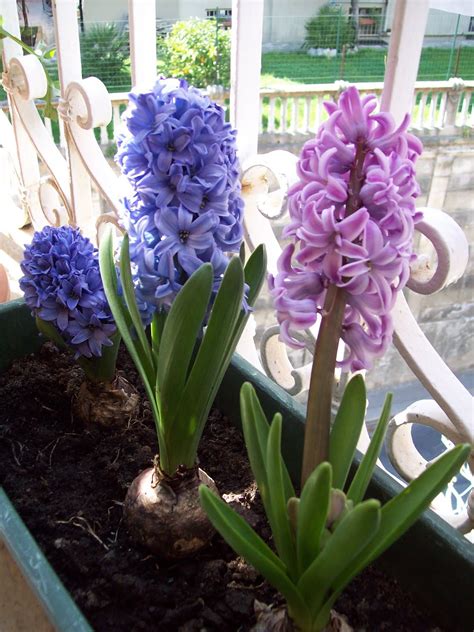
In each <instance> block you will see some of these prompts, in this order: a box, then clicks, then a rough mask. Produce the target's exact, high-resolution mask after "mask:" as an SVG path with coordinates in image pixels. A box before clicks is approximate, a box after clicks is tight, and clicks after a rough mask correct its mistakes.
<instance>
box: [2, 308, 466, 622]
mask: <svg viewBox="0 0 474 632" xmlns="http://www.w3.org/2000/svg"><path fill="white" fill-rule="evenodd" d="M40 344H41V340H40V338H39V336H38V334H37V330H36V327H35V324H34V321H33V319H32V318H31V316H30V314H29V310H28V309H27V308H26V306H25V305H24V303H23V302H22V301H12V302H11V303H8V304H6V305H0V372H2V371H4V370H5V369H6V368H7V367H8V365H9V364H10V363H11V362H12V361H13V360H15V359H17V358H20V357H21V356H23V355H26V354H28V353H33V352H34V351H36V350H37V349H38V348H39V346H40ZM246 381H250V382H252V383H253V385H254V386H255V388H256V390H257V393H258V396H259V398H260V401H261V403H262V406H263V408H264V410H265V412H266V414H267V416H269V417H271V416H273V414H274V413H275V412H277V411H279V412H281V413H282V415H283V420H284V428H283V438H282V445H283V451H284V456H285V459H286V462H287V464H288V467H289V470H290V473H291V475H292V477H293V478H294V479H295V480H298V479H299V468H300V463H301V455H302V447H303V431H304V409H303V407H302V406H301V405H300V404H298V403H297V402H295V401H294V399H293V398H292V397H290V396H289V395H288V394H287V393H286V392H285V391H283V389H281V388H280V387H279V386H277V385H275V384H274V383H273V382H271V381H270V380H269V379H268V378H266V377H265V376H264V375H262V374H261V373H260V372H259V371H257V370H256V369H254V368H253V367H252V366H251V365H250V364H249V363H248V362H246V361H245V360H243V359H242V358H241V357H240V356H237V355H235V356H234V358H233V360H232V364H231V366H230V367H229V369H228V371H227V373H226V375H225V377H224V381H223V383H222V386H221V388H220V391H219V393H218V396H217V400H216V405H217V406H218V407H219V408H220V409H221V410H222V412H224V413H225V414H226V415H227V416H228V417H229V418H230V419H231V420H232V421H233V422H234V423H235V424H236V425H239V423H240V417H239V391H240V387H241V385H242V384H243V383H244V382H246ZM360 458H361V457H360V454H357V455H356V458H355V460H354V467H355V466H356V465H357V463H358V462H359V461H360ZM399 490H400V485H399V484H398V483H397V482H396V481H394V480H393V479H392V478H391V477H389V476H388V475H387V474H385V473H384V472H383V471H380V470H378V471H376V473H375V475H374V477H373V480H372V483H371V485H370V487H369V492H368V494H369V495H370V496H371V497H374V498H378V499H380V500H381V501H384V502H385V501H386V500H387V499H389V498H390V497H391V496H393V495H394V494H396V493H397V492H398V491H399ZM0 539H1V540H2V541H3V542H4V544H5V545H6V547H7V549H8V551H9V552H10V554H11V556H12V558H13V559H14V561H15V562H16V564H17V566H18V568H19V569H20V571H21V572H22V573H23V575H24V577H25V578H26V579H27V581H28V583H29V585H30V586H31V588H32V590H33V592H34V593H35V594H36V596H37V598H38V600H39V602H40V603H41V605H42V607H43V608H44V610H45V612H46V614H47V615H48V617H49V619H50V620H51V622H52V624H53V625H54V627H55V628H56V629H57V630H60V631H61V632H66V631H67V632H69V631H73V630H74V631H80V632H90V631H91V627H90V625H89V624H88V623H87V621H86V619H85V618H84V616H83V615H82V613H81V612H80V611H79V609H78V608H77V606H76V605H75V603H74V601H73V600H72V598H71V596H70V595H69V593H68V592H67V590H66V589H65V588H64V586H63V585H62V583H61V581H60V580H59V578H58V577H57V575H56V573H55V572H54V570H53V569H52V568H51V566H50V565H49V563H48V561H47V560H46V558H45V557H44V555H43V553H42V551H41V550H40V548H39V547H38V545H37V544H36V542H35V540H34V538H33V537H32V536H31V534H30V533H29V531H28V529H27V528H26V526H25V524H24V523H23V522H22V520H21V518H20V517H19V516H18V514H17V513H16V511H15V509H14V507H13V505H12V504H11V502H10V500H9V499H8V497H7V495H6V494H5V492H4V490H3V489H2V488H0ZM382 563H383V565H384V566H385V568H386V570H387V571H388V572H389V573H390V574H392V575H394V576H395V577H397V578H398V580H399V581H400V583H401V584H403V585H404V586H405V587H406V588H407V589H408V590H409V591H410V592H412V593H413V595H414V597H415V599H418V600H420V602H421V603H423V604H425V605H427V606H428V607H429V608H430V609H431V611H432V612H434V613H436V614H437V616H438V619H439V621H440V622H441V623H442V624H443V625H444V626H445V627H446V629H447V630H453V629H459V630H466V632H468V631H471V630H472V629H473V625H474V593H473V590H474V588H473V587H474V546H473V545H472V544H471V543H470V542H469V541H467V540H466V539H465V538H464V537H463V536H461V535H460V534H459V533H457V532H456V531H455V530H454V529H453V528H452V527H450V526H449V525H448V524H447V523H445V522H444V521H443V520H442V519H440V518H439V517H438V516H437V515H436V514H434V513H433V512H432V511H427V512H425V514H424V515H423V517H422V518H421V519H420V520H419V521H418V522H417V523H416V524H415V525H414V526H413V527H412V528H411V529H410V530H409V531H408V532H407V533H406V534H405V536H404V537H403V538H402V539H401V540H399V541H398V542H397V543H396V544H394V545H393V546H392V547H391V549H390V550H389V551H387V552H386V553H385V554H384V556H383V559H382ZM0 616H1V614H0Z"/></svg>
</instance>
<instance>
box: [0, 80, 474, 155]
mask: <svg viewBox="0 0 474 632" xmlns="http://www.w3.org/2000/svg"><path fill="white" fill-rule="evenodd" d="M345 85H348V84H346V83H345V82H342V81H338V82H335V83H330V84H313V85H308V86H305V87H304V88H297V89H291V90H272V89H268V88H264V89H261V90H260V111H259V115H260V116H259V118H260V121H259V131H260V134H265V135H267V134H272V135H276V136H277V135H280V134H294V135H310V134H314V133H315V132H316V130H317V129H318V128H319V125H320V124H321V123H322V121H323V120H324V118H325V116H326V115H325V110H324V106H323V104H324V101H328V100H329V101H331V100H334V99H337V96H338V94H339V93H340V91H341V89H342V88H343V87H344V86H345ZM357 86H358V88H359V90H360V91H361V92H363V93H364V94H369V93H370V94H376V95H377V96H378V97H380V95H381V94H382V89H383V83H380V82H377V83H358V84H357ZM209 93H210V94H211V95H212V97H213V99H214V100H216V101H218V102H219V103H221V105H222V106H223V107H224V108H228V102H229V91H228V90H221V89H218V88H217V89H210V90H209ZM110 99H111V103H112V113H113V114H112V121H111V123H110V124H109V125H102V126H101V127H98V128H96V129H95V135H96V138H97V141H98V142H99V144H100V145H101V147H106V146H107V145H109V144H111V143H112V142H113V138H114V133H115V130H116V129H117V128H118V126H119V124H120V115H121V113H122V111H123V110H124V109H125V107H126V104H127V103H128V93H127V92H115V93H112V94H110ZM413 103H414V105H413V108H412V119H411V129H412V130H414V131H417V132H422V133H428V134H430V133H431V134H433V133H434V134H436V133H446V134H459V133H461V132H462V130H463V129H465V128H471V129H472V128H474V81H463V80H462V79H456V78H453V79H450V80H449V81H418V82H417V83H416V84H415V95H414V99H413ZM37 107H38V109H39V111H40V112H41V111H42V109H43V103H42V102H41V101H38V102H37ZM2 108H3V110H4V111H5V112H6V113H7V114H8V112H9V109H8V104H7V103H4V104H3V106H2ZM43 120H44V124H45V127H46V128H47V129H48V130H49V132H50V134H51V135H52V136H53V138H54V139H55V142H56V143H57V144H59V145H60V146H61V147H63V148H64V147H65V146H66V140H65V137H64V126H63V125H62V121H61V120H60V121H59V124H58V125H57V126H53V125H52V123H51V121H50V119H47V118H44V119H43ZM53 127H54V129H53Z"/></svg>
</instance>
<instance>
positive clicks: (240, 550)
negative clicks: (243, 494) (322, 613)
mask: <svg viewBox="0 0 474 632" xmlns="http://www.w3.org/2000/svg"><path fill="white" fill-rule="evenodd" d="M199 495H200V498H201V504H202V506H203V508H204V510H205V512H206V513H207V515H208V517H209V520H210V521H211V523H212V524H213V525H214V527H215V528H216V529H217V531H219V533H220V534H221V536H222V537H223V538H224V540H225V541H226V542H227V543H228V544H229V545H230V546H231V547H232V548H233V549H234V551H235V552H236V553H237V554H238V555H240V556H242V557H243V558H245V560H247V562H249V563H250V564H251V565H252V566H254V567H255V568H256V569H257V571H258V572H259V573H261V574H262V575H263V576H264V577H265V579H267V581H269V582H270V584H272V586H274V587H275V588H276V589H277V590H278V591H279V592H280V593H281V594H282V595H283V596H284V597H285V598H286V600H287V601H288V604H289V606H290V609H291V610H292V611H293V610H295V611H296V612H298V613H301V614H302V615H303V614H304V615H305V616H304V618H305V619H306V621H307V624H309V622H310V618H309V612H308V608H307V606H306V604H305V603H304V601H303V600H302V598H301V595H300V594H299V592H298V590H297V589H296V587H295V585H294V584H293V582H292V581H291V580H290V579H289V577H288V576H287V574H286V568H285V565H284V564H283V562H282V561H281V560H280V559H279V558H278V557H277V556H276V555H275V554H274V553H273V551H272V550H271V549H270V548H269V547H268V546H267V544H265V542H264V541H263V540H262V539H261V538H260V537H259V536H258V535H257V534H256V533H255V531H254V530H253V529H252V528H251V527H250V526H249V525H248V524H247V523H246V522H245V520H244V519H243V518H241V517H240V516H239V515H238V514H237V513H236V512H235V511H233V510H232V509H231V508H230V507H228V506H227V505H226V503H225V502H224V501H222V500H221V499H220V498H218V497H217V496H215V495H214V494H213V493H212V492H211V491H210V490H209V489H208V488H207V487H205V486H204V485H201V486H200V487H199ZM307 629H309V628H307Z"/></svg>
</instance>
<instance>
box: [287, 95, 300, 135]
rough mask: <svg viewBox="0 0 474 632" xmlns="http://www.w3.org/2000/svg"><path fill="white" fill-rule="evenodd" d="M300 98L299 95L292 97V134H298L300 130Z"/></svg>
mask: <svg viewBox="0 0 474 632" xmlns="http://www.w3.org/2000/svg"><path fill="white" fill-rule="evenodd" d="M299 102H300V100H299V98H298V97H295V98H294V99H292V109H291V127H290V130H289V131H290V132H291V133H292V134H296V133H297V131H298V104H299Z"/></svg>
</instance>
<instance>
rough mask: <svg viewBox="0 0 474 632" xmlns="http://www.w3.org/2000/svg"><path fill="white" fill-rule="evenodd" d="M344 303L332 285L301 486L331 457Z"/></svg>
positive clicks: (313, 382) (313, 389)
mask: <svg viewBox="0 0 474 632" xmlns="http://www.w3.org/2000/svg"><path fill="white" fill-rule="evenodd" d="M345 306H346V297H345V292H344V290H343V289H341V288H338V287H336V286H335V285H330V286H329V288H328V291H327V294H326V300H325V301H324V307H323V315H322V319H321V326H320V328H319V334H318V338H317V340H316V346H315V350H314V360H313V367H312V369H311V381H310V386H309V394H308V406H307V409H306V424H305V435H304V452H303V467H302V471H301V487H302V488H303V486H304V484H305V482H306V479H307V478H308V476H309V475H310V474H311V472H312V471H313V470H314V469H315V468H316V467H317V466H318V465H319V464H320V463H322V462H323V461H327V460H328V458H329V434H330V429H331V403H332V390H333V383H334V370H335V368H336V356H337V347H338V344H339V338H340V336H341V328H342V321H343V319H344V309H345Z"/></svg>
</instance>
